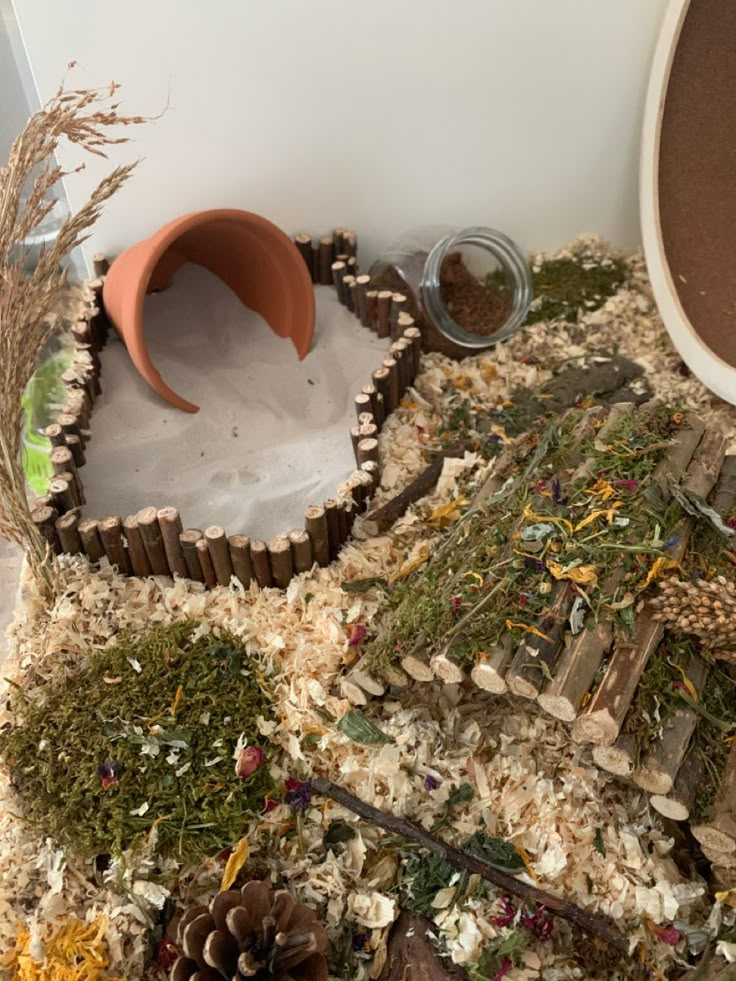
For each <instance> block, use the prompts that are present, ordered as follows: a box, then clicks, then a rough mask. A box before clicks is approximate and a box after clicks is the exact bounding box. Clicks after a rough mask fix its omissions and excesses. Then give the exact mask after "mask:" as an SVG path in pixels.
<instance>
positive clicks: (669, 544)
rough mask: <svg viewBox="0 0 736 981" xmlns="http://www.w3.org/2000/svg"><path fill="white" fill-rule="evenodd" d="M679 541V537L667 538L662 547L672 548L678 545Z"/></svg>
mask: <svg viewBox="0 0 736 981" xmlns="http://www.w3.org/2000/svg"><path fill="white" fill-rule="evenodd" d="M679 541H680V536H679V535H673V536H672V538H668V539H667V541H666V542H665V543H664V547H665V548H674V547H675V545H677V544H678V543H679Z"/></svg>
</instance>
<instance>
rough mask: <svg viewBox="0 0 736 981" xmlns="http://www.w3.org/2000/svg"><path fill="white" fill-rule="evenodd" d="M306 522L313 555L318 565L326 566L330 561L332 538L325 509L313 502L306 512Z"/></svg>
mask: <svg viewBox="0 0 736 981" xmlns="http://www.w3.org/2000/svg"><path fill="white" fill-rule="evenodd" d="M304 523H305V527H306V531H307V534H308V535H309V540H310V542H311V545H312V557H313V558H314V561H315V562H316V563H317V565H320V566H326V565H329V562H330V539H329V531H328V527H327V515H326V513H325V509H324V508H323V507H320V506H319V505H318V504H311V505H310V506H309V507H308V508H307V509H306V511H305V512H304Z"/></svg>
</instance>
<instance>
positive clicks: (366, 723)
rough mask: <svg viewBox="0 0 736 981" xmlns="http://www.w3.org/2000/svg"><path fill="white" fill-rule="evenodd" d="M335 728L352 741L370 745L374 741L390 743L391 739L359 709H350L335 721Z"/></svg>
mask: <svg viewBox="0 0 736 981" xmlns="http://www.w3.org/2000/svg"><path fill="white" fill-rule="evenodd" d="M337 728H338V729H339V730H340V732H342V733H343V734H344V735H346V736H347V737H348V739H352V741H353V742H354V743H361V745H364V746H370V745H372V744H375V743H392V742H393V739H392V738H391V737H390V736H387V735H386V733H385V732H382V731H381V730H380V729H379V728H378V726H376V725H374V724H373V723H372V722H371V721H370V719H367V718H366V717H365V716H364V715H363V713H362V712H361V711H360V709H351V710H350V711H349V712H348V713H347V715H343V717H342V718H341V719H340V721H339V722H338V723H337Z"/></svg>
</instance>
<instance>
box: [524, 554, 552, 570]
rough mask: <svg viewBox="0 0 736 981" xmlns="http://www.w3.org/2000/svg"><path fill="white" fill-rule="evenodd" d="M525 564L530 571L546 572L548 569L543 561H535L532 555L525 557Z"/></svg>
mask: <svg viewBox="0 0 736 981" xmlns="http://www.w3.org/2000/svg"><path fill="white" fill-rule="evenodd" d="M524 562H525V564H526V565H527V566H529V568H530V569H536V570H537V571H538V572H544V570H545V569H546V568H547V566H546V565H545V564H544V562H542V560H541V559H534V558H532V557H531V555H525V556H524Z"/></svg>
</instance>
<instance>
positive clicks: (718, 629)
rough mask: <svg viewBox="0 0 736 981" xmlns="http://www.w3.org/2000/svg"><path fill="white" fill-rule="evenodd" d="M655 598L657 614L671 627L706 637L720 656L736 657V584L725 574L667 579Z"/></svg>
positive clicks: (709, 649)
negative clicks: (706, 578) (705, 578)
mask: <svg viewBox="0 0 736 981" xmlns="http://www.w3.org/2000/svg"><path fill="white" fill-rule="evenodd" d="M659 588H660V594H659V596H657V597H655V598H654V599H653V600H652V606H653V607H654V610H655V616H656V618H657V619H658V620H661V621H663V622H664V623H666V624H667V625H668V627H669V628H670V630H674V631H678V632H679V633H685V634H692V635H693V636H695V637H699V638H700V639H701V640H703V641H705V644H706V648H707V650H708V651H709V652H710V653H711V654H712V655H713V656H714V657H717V658H722V659H723V660H727V661H736V584H734V583H733V582H731V581H729V580H728V579H726V578H725V577H723V576H718V577H717V578H716V579H713V580H711V581H708V582H706V581H705V580H704V579H700V580H698V581H697V582H685V581H683V580H682V579H674V578H673V579H665V580H662V582H660V584H659Z"/></svg>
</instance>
